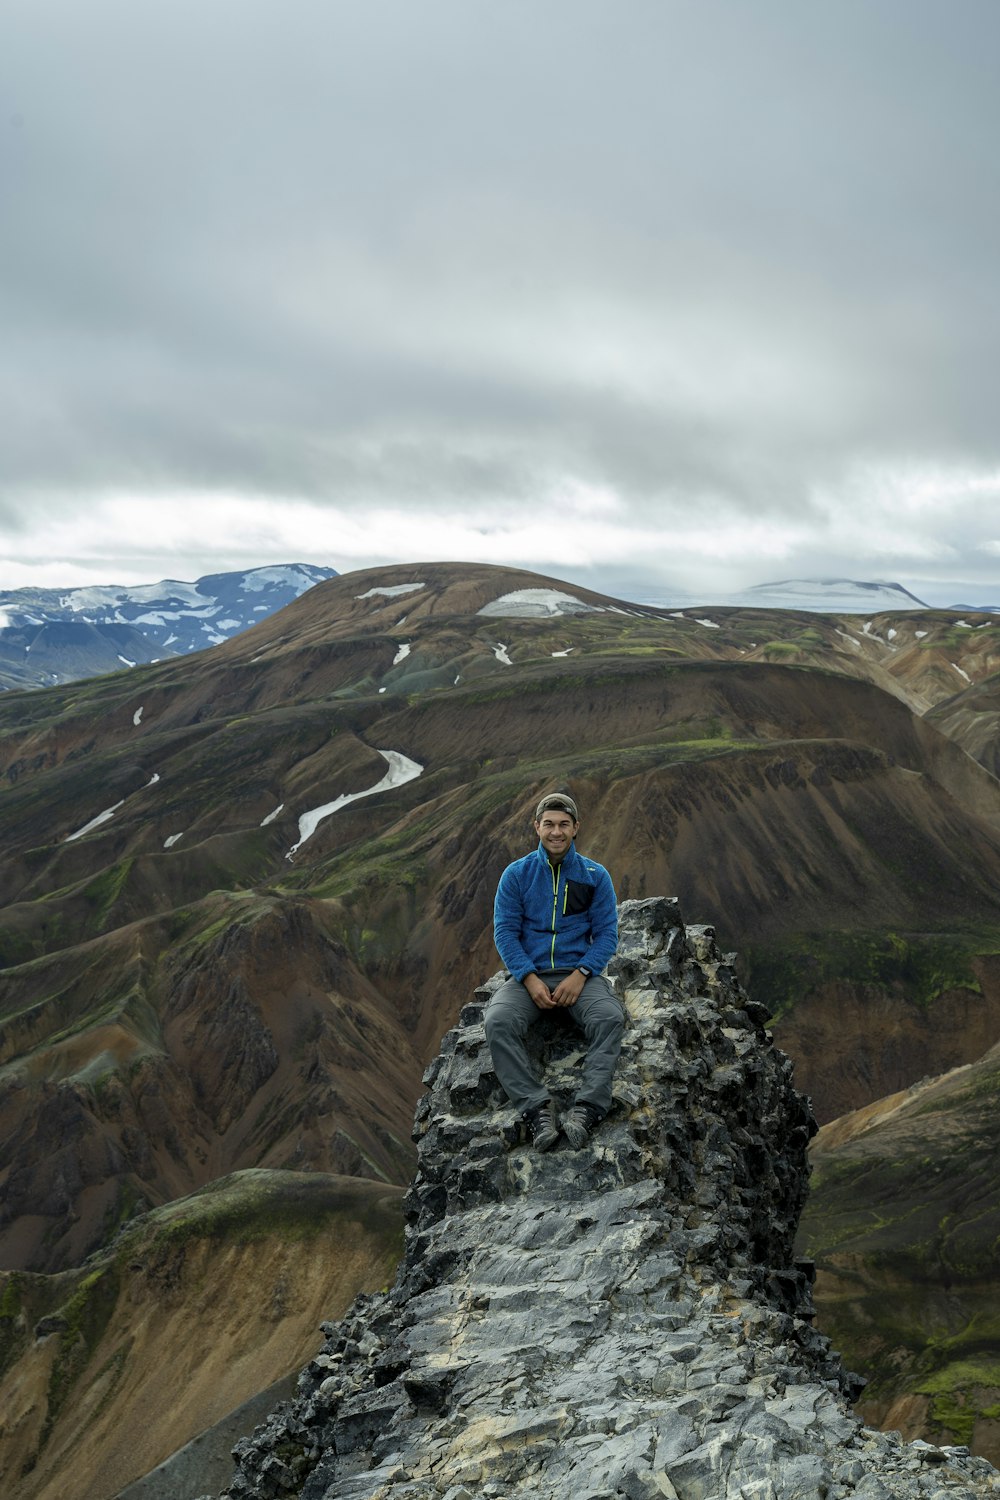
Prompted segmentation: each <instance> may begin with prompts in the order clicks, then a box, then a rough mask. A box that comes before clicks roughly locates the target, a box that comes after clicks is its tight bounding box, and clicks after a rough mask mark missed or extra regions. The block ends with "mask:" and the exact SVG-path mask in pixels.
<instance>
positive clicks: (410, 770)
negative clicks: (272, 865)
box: [285, 750, 424, 859]
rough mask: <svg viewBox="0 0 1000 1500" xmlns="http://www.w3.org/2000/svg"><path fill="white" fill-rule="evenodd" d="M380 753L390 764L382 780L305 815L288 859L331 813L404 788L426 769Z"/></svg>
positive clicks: (386, 752) (402, 757) (397, 755)
mask: <svg viewBox="0 0 1000 1500" xmlns="http://www.w3.org/2000/svg"><path fill="white" fill-rule="evenodd" d="M378 753H379V755H381V756H382V759H383V760H385V761H388V764H389V769H388V771H387V772H386V773H385V775H384V776H383V777H382V780H381V781H378V782H376V783H375V785H374V786H370V787H369V788H368V790H367V791H366V792H345V793H344V794H343V795H342V796H340V797H335V798H334V800H333V801H332V802H324V804H323V806H322V807H314V808H312V809H311V810H310V811H309V812H306V813H303V814H302V816H301V818H300V819H299V838H298V843H296V844H293V845H292V847H291V848H290V849H289V851H288V853H287V854H286V855H285V858H286V859H291V857H292V855H293V854H294V853H295V851H296V850H297V849H301V847H302V845H303V844H304V843H305V841H306V839H308V838H312V836H313V834H314V833H315V832H316V829H317V828H318V827H319V825H320V823H322V821H323V819H324V818H328V817H329V816H330V814H331V813H335V812H338V811H339V810H340V808H342V807H346V806H347V804H348V802H357V801H358V800H359V798H361V797H374V795H375V793H376V792H387V791H389V790H390V788H391V787H394V786H403V785H405V783H406V782H407V781H413V779H414V778H415V777H417V776H419V775H420V773H421V771H422V770H423V769H424V768H423V766H421V765H418V764H417V762H416V761H415V760H410V759H409V757H408V756H406V755H401V754H400V752H399V751H398V750H380V751H379V752H378Z"/></svg>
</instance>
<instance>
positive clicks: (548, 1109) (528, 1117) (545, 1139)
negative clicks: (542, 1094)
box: [521, 1099, 559, 1151]
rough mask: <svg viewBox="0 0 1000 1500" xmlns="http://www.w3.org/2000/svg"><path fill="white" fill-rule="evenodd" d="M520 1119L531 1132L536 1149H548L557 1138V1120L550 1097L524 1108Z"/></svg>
mask: <svg viewBox="0 0 1000 1500" xmlns="http://www.w3.org/2000/svg"><path fill="white" fill-rule="evenodd" d="M521 1119H522V1120H523V1121H524V1123H525V1124H526V1125H527V1127H528V1130H529V1131H530V1133H531V1143H532V1145H533V1146H534V1148H535V1150H536V1151H549V1150H551V1148H552V1147H553V1146H554V1145H555V1143H556V1141H557V1140H558V1139H559V1122H558V1121H557V1119H556V1112H555V1107H554V1106H553V1103H552V1100H551V1099H546V1101H545V1103H544V1104H536V1105H535V1107H534V1109H526V1110H525V1111H524V1114H523V1115H522V1116H521Z"/></svg>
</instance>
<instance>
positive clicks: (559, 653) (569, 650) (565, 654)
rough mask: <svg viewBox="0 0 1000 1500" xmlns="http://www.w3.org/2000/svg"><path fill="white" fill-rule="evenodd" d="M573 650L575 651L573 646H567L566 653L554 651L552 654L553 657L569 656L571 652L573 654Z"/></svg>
mask: <svg viewBox="0 0 1000 1500" xmlns="http://www.w3.org/2000/svg"><path fill="white" fill-rule="evenodd" d="M572 650H573V647H572V646H567V647H566V650H565V651H553V653H552V655H553V656H568V655H569V653H570V652H571V651H572Z"/></svg>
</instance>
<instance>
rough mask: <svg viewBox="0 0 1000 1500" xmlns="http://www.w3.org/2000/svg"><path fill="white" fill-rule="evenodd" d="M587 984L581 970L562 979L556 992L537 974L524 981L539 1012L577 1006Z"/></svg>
mask: <svg viewBox="0 0 1000 1500" xmlns="http://www.w3.org/2000/svg"><path fill="white" fill-rule="evenodd" d="M586 982H587V980H586V977H585V976H584V975H583V974H581V973H580V970H579V969H574V970H573V972H572V974H567V975H566V978H565V979H560V981H559V983H558V984H557V985H556V987H555V989H554V990H550V989H549V987H548V985H547V984H546V983H545V982H544V980H541V979H539V977H538V975H537V974H528V975H527V976H526V977H525V979H524V980H523V984H524V988H525V989H526V990H527V991H528V994H529V995H530V996H531V998H532V1000H533V1001H534V1002H535V1004H536V1005H537V1006H538V1009H539V1010H558V1009H559V1007H560V1006H564V1005H575V1004H576V1002H577V1000H578V999H579V997H580V991H581V990H582V989H583V987H584V985H585V984H586Z"/></svg>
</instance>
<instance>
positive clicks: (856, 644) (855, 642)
mask: <svg viewBox="0 0 1000 1500" xmlns="http://www.w3.org/2000/svg"><path fill="white" fill-rule="evenodd" d="M833 628H834V630H835V631H836V633H837V634H838V635H840V636H843V638H844V640H845V641H850V643H851V645H852V646H853V647H854V649H855V651H860V650H861V642H860V641H858V640H855V638H854V636H853V635H848V633H847V631H846V630H841V629H840V627H839V626H837V625H835V626H834V627H833Z"/></svg>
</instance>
